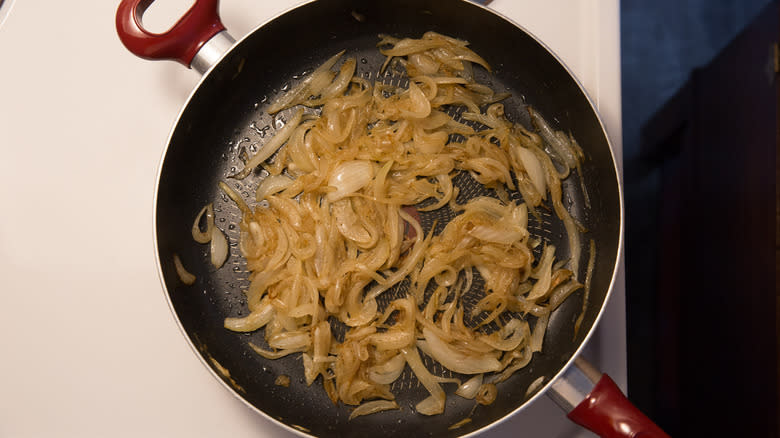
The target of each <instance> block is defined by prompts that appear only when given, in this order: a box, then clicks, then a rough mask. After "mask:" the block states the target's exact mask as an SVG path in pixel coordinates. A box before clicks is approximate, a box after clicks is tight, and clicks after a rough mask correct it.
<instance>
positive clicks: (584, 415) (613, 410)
mask: <svg viewBox="0 0 780 438" xmlns="http://www.w3.org/2000/svg"><path fill="white" fill-rule="evenodd" d="M567 417H569V419H570V420H572V421H574V422H575V423H577V424H579V425H580V426H583V427H585V428H587V429H590V430H591V431H593V432H595V433H596V434H598V435H599V436H600V437H602V438H669V435H667V434H666V433H665V432H664V431H663V430H661V428H660V427H658V426H657V425H656V424H655V423H653V421H652V420H650V419H649V418H647V417H646V416H645V415H644V414H643V413H642V412H640V411H639V409H637V408H636V406H634V405H633V404H632V403H631V402H630V401H629V400H628V398H626V396H625V395H623V393H622V392H621V391H620V388H618V386H617V385H616V384H615V382H613V381H612V379H611V378H610V377H609V376H608V375H606V374H603V375H602V376H601V378H600V379H599V381H598V382H597V383H596V386H594V387H593V390H592V391H591V392H590V394H588V396H587V397H585V400H583V401H582V402H581V403H580V404H579V405H577V407H575V408H574V409H573V410H572V411H571V412H569V414H568V415H567Z"/></svg>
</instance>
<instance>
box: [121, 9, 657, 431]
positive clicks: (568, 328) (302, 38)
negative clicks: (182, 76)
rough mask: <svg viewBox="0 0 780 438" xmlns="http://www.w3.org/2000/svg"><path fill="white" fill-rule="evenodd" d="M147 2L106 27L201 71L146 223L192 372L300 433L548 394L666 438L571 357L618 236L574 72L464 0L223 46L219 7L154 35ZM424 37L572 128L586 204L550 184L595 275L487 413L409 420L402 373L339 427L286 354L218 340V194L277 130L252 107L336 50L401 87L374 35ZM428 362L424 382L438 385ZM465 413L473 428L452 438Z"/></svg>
mask: <svg viewBox="0 0 780 438" xmlns="http://www.w3.org/2000/svg"><path fill="white" fill-rule="evenodd" d="M152 1H153V0H123V1H122V2H121V4H120V6H119V9H118V11H117V17H116V24H117V30H118V33H119V36H120V39H121V40H122V42H123V43H124V44H125V46H126V47H127V48H128V49H129V50H130V51H132V52H133V53H135V54H137V55H139V56H141V57H145V58H149V59H174V60H177V61H179V62H181V63H182V64H184V65H186V66H188V67H191V68H193V69H195V70H197V71H199V72H200V73H201V74H203V77H202V79H201V81H200V84H199V85H198V87H197V89H196V90H195V91H194V92H193V93H192V94H191V96H190V98H189V100H188V102H187V103H186V105H185V106H184V108H183V109H182V111H181V114H180V116H179V119H178V121H177V123H176V125H175V127H174V129H173V130H172V133H171V135H170V138H169V141H168V146H167V150H166V152H165V155H164V158H163V160H162V163H161V166H160V171H159V175H158V184H157V193H156V211H155V218H154V219H155V222H154V223H155V229H154V232H155V240H156V248H157V259H158V266H159V270H160V275H161V277H162V281H163V285H164V288H165V290H166V292H167V296H168V299H169V303H170V306H171V308H172V310H173V312H174V314H175V316H176V318H177V319H178V322H179V324H180V326H181V328H182V330H183V332H184V334H185V335H186V337H187V339H188V340H189V342H190V343H191V345H192V346H193V347H194V350H195V351H196V352H197V354H198V355H199V357H200V358H201V359H202V361H203V363H204V364H205V365H207V366H208V367H209V368H210V369H211V370H212V371H213V374H214V375H215V376H216V377H217V378H218V379H220V380H221V381H222V382H223V383H224V384H225V386H226V387H227V388H229V389H230V390H231V391H232V392H233V393H234V394H235V395H236V396H238V397H239V398H240V399H242V400H243V401H245V402H246V403H247V404H248V405H249V406H251V407H252V408H253V409H255V410H256V411H258V412H259V413H261V414H263V415H266V416H268V417H269V418H271V419H273V420H275V421H277V422H278V423H279V424H280V425H281V426H282V427H286V428H288V429H290V430H294V431H296V432H298V433H299V434H302V435H314V436H369V435H373V436H380V435H381V436H399V435H400V436H405V435H409V436H419V435H436V436H460V435H464V434H469V433H472V432H476V431H479V430H482V429H484V428H486V427H488V426H490V425H491V424H494V423H496V422H498V421H500V420H501V419H503V418H505V417H507V416H509V415H510V414H512V413H513V412H515V411H517V410H519V409H521V408H522V407H523V406H525V405H527V404H528V403H531V402H532V401H533V400H534V399H535V398H536V397H537V396H539V394H541V393H543V392H549V393H550V394H551V395H552V396H553V399H555V400H556V401H557V402H558V403H559V404H560V405H562V406H563V407H564V408H565V409H567V410H572V409H573V410H572V412H571V413H570V414H569V416H570V418H572V419H574V420H575V421H577V422H579V423H580V424H584V425H586V426H587V427H590V428H593V429H594V430H596V431H598V433H600V434H602V435H603V436H634V434H636V433H638V432H639V431H641V432H644V433H651V432H652V433H655V434H656V436H665V435H663V432H661V431H660V429H658V428H657V427H656V426H655V425H653V424H652V422H650V421H649V420H647V418H646V417H644V416H643V415H642V414H640V413H639V412H638V411H636V410H635V409H634V408H633V407H631V406H630V405H629V404H628V402H627V400H626V399H625V397H623V396H622V394H620V392H619V390H618V389H617V387H616V386H615V385H614V383H612V382H611V380H610V379H609V377H608V376H606V375H604V376H603V377H602V376H601V375H600V374H599V373H598V372H597V371H595V370H592V369H591V368H590V367H589V366H588V365H587V364H586V363H584V362H582V360H581V359H578V358H577V356H578V352H579V351H580V349H581V348H582V346H583V344H584V343H585V342H586V341H587V339H588V338H589V337H590V335H591V333H592V332H593V329H594V327H595V325H596V323H597V321H598V320H599V317H600V315H601V313H602V309H603V308H604V306H605V303H606V301H607V299H608V297H609V293H610V291H611V288H612V285H613V281H614V276H615V271H616V266H617V261H618V259H619V254H620V248H621V236H622V230H623V212H622V198H621V190H620V183H619V179H618V174H617V171H616V166H615V160H614V157H613V154H612V150H611V147H610V145H609V141H608V139H607V136H606V134H605V131H604V127H603V125H602V123H601V121H600V120H599V117H598V114H597V113H596V111H595V109H594V108H593V105H592V104H591V102H590V101H589V99H588V98H587V96H586V95H585V93H584V91H583V89H582V88H581V86H580V85H579V84H578V82H577V81H576V80H575V79H574V78H573V77H572V75H571V73H570V72H569V71H568V70H567V69H566V67H565V66H564V65H563V64H562V63H561V61H560V60H559V59H558V58H556V57H555V56H554V55H553V54H551V52H550V51H549V50H548V49H547V48H546V47H545V46H544V45H543V44H542V43H541V42H540V41H538V40H537V39H535V38H534V37H533V36H532V35H530V34H529V33H528V32H526V31H524V30H523V29H522V28H520V27H519V26H518V25H516V24H514V23H512V22H510V21H509V20H507V19H505V18H503V17H501V16H499V15H497V14H496V13H494V12H492V11H490V10H489V9H487V8H485V7H483V6H480V5H477V4H474V3H472V2H469V1H464V0H447V1H445V0H384V1H381V2H373V1H370V2H368V1H364V0H318V1H311V2H308V3H305V4H303V5H301V6H299V7H296V8H294V9H292V10H290V11H288V12H286V13H284V14H282V15H280V16H278V17H276V18H275V19H273V20H271V21H269V22H268V23H266V24H264V25H262V26H260V27H258V28H256V29H255V30H254V31H253V32H251V33H250V34H249V35H247V36H246V37H244V38H243V39H242V40H241V41H239V42H238V43H235V42H234V40H233V39H232V38H231V37H230V36H229V35H228V34H227V33H226V32H225V31H224V26H223V25H222V24H221V22H220V20H219V16H218V12H217V8H218V4H217V3H218V0H199V1H196V2H195V4H194V5H193V6H192V8H191V9H190V10H189V11H188V12H187V13H186V14H185V15H184V16H183V17H182V19H181V20H179V22H177V23H176V24H175V25H174V26H173V27H172V28H171V29H170V30H169V31H167V32H166V33H163V34H152V33H150V32H148V31H146V30H145V29H144V28H143V25H142V22H141V19H142V16H143V12H144V11H145V10H146V9H147V8H148V6H149V5H150V4H151V3H152ZM429 30H433V31H437V32H440V33H443V34H447V35H451V36H455V37H457V38H460V39H464V40H467V41H469V42H470V44H471V45H470V47H471V48H472V49H473V50H474V51H476V52H477V53H479V54H480V55H481V56H482V57H483V58H484V59H486V60H487V61H488V62H489V63H491V65H492V66H493V68H494V71H493V73H492V74H488V73H487V72H485V71H483V70H482V69H475V74H476V78H477V80H478V81H480V82H482V83H486V84H488V85H490V86H492V87H493V88H494V89H495V90H496V91H499V92H502V91H508V92H510V93H511V97H510V98H508V99H506V100H505V101H504V102H503V103H504V105H505V110H506V113H507V114H508V116H509V117H510V118H511V119H512V120H515V121H518V122H520V123H523V124H524V125H526V126H527V127H530V126H531V124H530V120H529V118H528V114H527V111H525V107H526V106H527V105H533V107H534V108H535V109H536V110H537V111H538V112H540V113H541V114H542V115H544V116H545V118H546V119H547V120H548V121H551V122H552V123H553V125H554V128H556V129H562V130H564V131H566V132H571V133H572V134H573V136H574V137H575V138H576V139H577V140H578V142H579V143H580V144H581V145H582V147H583V148H584V150H585V155H586V159H585V162H584V164H583V167H582V172H581V175H576V178H583V180H584V182H585V186H586V187H587V190H588V192H589V195H590V203H591V206H590V208H586V206H585V204H586V203H585V201H584V197H583V193H582V191H581V189H580V184H579V183H578V181H577V180H576V178H570V179H568V180H566V181H565V182H564V183H563V191H564V195H563V199H564V203H565V205H567V206H568V208H569V210H570V212H571V213H572V215H573V216H574V217H575V218H576V219H577V220H578V221H580V222H581V223H582V224H583V225H584V226H585V227H586V228H587V230H588V231H587V233H586V234H585V235H584V236H583V238H582V239H581V240H582V242H583V243H582V248H581V251H582V254H583V256H582V259H583V260H587V257H589V249H588V242H589V240H590V239H593V240H594V241H595V242H596V247H597V250H596V251H597V263H596V265H595V269H594V272H593V277H592V283H591V291H590V296H589V298H588V302H587V307H586V311H585V314H584V320H583V322H582V325H581V328H580V330H579V331H577V332H576V334H575V330H574V322H575V320H576V318H577V317H578V316H579V314H580V312H581V309H582V305H583V302H582V301H583V294H582V293H581V292H579V293H577V294H575V295H572V296H571V297H570V298H569V299H568V300H567V301H566V302H565V303H564V304H562V305H561V306H560V307H559V308H558V309H557V310H556V311H555V312H554V313H553V314H552V316H551V318H550V322H549V327H548V330H547V332H546V335H545V339H544V348H543V351H542V352H541V353H536V354H535V356H534V358H533V360H532V361H531V363H530V365H529V366H528V367H526V368H525V369H523V370H521V371H519V372H517V373H516V374H515V375H514V376H512V377H511V378H510V379H508V380H507V381H505V382H503V383H502V384H500V385H499V388H498V389H499V391H498V397H497V399H496V400H495V402H494V403H492V404H490V405H488V406H481V405H480V406H478V407H477V408H476V409H475V408H474V406H475V405H474V402H473V401H471V400H465V399H462V398H460V397H456V396H450V397H448V398H447V405H446V410H445V413H444V414H442V415H438V416H433V417H427V416H423V415H420V414H417V413H415V412H414V409H412V408H411V407H412V406H414V405H415V404H416V403H417V402H418V401H420V400H422V399H423V398H425V397H426V396H427V395H428V394H427V392H426V391H425V389H424V388H423V387H422V386H421V385H420V384H419V383H418V382H417V381H416V379H415V378H414V377H413V375H412V374H411V372H410V371H409V370H408V369H407V370H406V371H405V372H404V374H403V375H402V376H401V377H400V378H399V379H398V381H396V382H395V383H394V384H393V386H392V390H393V392H394V393H395V394H396V396H397V401H398V404H399V405H400V406H402V407H403V408H402V409H401V410H398V411H389V412H383V413H380V414H375V415H369V416H365V417H359V418H356V419H354V420H352V421H348V417H349V413H350V410H351V407H347V406H344V405H343V404H339V405H334V404H333V403H331V401H330V400H329V399H328V398H327V396H326V394H325V392H324V391H323V390H322V389H321V388H320V387H319V385H318V384H316V383H315V384H314V385H312V387H311V388H309V387H307V386H306V385H305V383H304V381H303V372H302V366H301V364H300V358H299V357H296V356H297V355H290V356H287V357H285V358H282V359H278V360H266V359H263V358H262V357H260V356H259V355H257V354H255V353H254V352H253V351H252V350H251V348H250V347H249V345H248V344H249V342H253V343H256V344H258V345H264V344H265V341H264V339H263V335H262V332H256V333H252V334H241V333H234V332H230V331H228V330H226V329H224V328H223V321H224V318H225V317H227V316H241V315H245V314H246V312H247V308H246V300H245V297H244V294H243V292H242V290H243V288H245V287H246V286H247V285H248V283H249V282H248V280H247V277H248V274H249V273H248V272H247V269H246V264H245V261H244V260H243V259H242V257H241V256H240V254H239V251H238V248H237V246H236V242H237V241H238V237H239V231H238V226H237V224H238V223H239V221H240V219H241V216H240V213H239V211H238V209H237V207H236V206H235V205H234V204H233V202H232V201H230V200H229V199H228V198H227V197H226V196H224V195H223V194H222V193H221V192H220V191H219V189H218V182H219V181H227V182H228V183H229V184H230V185H231V187H232V188H234V189H235V190H236V191H237V192H238V193H240V194H242V195H243V196H244V197H245V198H247V199H248V198H251V197H252V193H254V188H255V187H256V186H257V184H258V183H259V181H260V180H262V178H263V177H264V175H263V173H257V172H256V173H255V174H253V175H252V176H250V177H248V178H246V179H245V180H241V181H238V180H233V179H228V178H227V177H228V176H229V175H232V174H235V173H236V170H237V169H240V168H241V166H242V162H241V161H240V157H241V156H242V155H247V154H248V155H251V154H252V153H253V152H254V151H256V150H257V148H258V147H259V146H261V145H262V144H263V143H264V142H265V141H266V140H267V139H268V138H270V137H271V136H272V135H273V132H274V131H275V130H276V129H278V128H280V127H281V125H282V124H283V123H284V120H285V114H286V113H284V112H283V113H282V114H281V116H276V117H271V116H270V115H268V114H267V113H266V111H265V109H266V108H267V105H268V104H269V103H270V102H272V101H273V100H274V99H275V98H276V97H277V96H279V95H281V94H282V93H284V92H285V91H286V90H287V89H289V88H291V87H292V86H294V84H295V81H296V79H298V78H300V77H301V75H302V74H303V73H304V72H305V71H311V70H312V69H313V68H314V67H316V66H318V65H319V64H321V63H322V62H323V61H324V60H325V59H327V58H328V57H330V56H331V55H333V54H334V53H337V52H339V51H341V50H344V49H346V51H347V56H354V57H356V58H357V59H358V60H359V62H358V72H357V74H360V75H363V76H364V77H366V78H367V79H369V80H377V81H383V82H393V81H397V82H393V83H396V84H401V83H403V77H398V76H397V75H395V74H389V75H379V74H378V72H379V70H380V66H381V65H382V62H383V61H384V57H383V56H382V55H381V54H380V53H379V52H378V50H377V49H376V43H377V41H378V38H377V35H378V34H380V33H385V34H391V35H395V36H402V37H403V36H411V37H419V36H420V35H422V34H423V33H424V32H426V31H429ZM456 183H457V184H458V185H459V186H460V187H461V194H462V196H467V197H473V196H477V195H480V194H485V193H484V189H481V188H480V186H479V185H478V184H475V183H474V182H473V180H470V179H469V178H468V176H467V175H463V176H461V177H458V178H456ZM464 193H465V194H466V195H463V194H464ZM210 202H213V203H214V209H215V215H216V217H217V226H218V227H219V228H221V229H222V230H224V231H225V233H226V234H227V236H228V238H229V240H230V242H232V243H231V245H233V246H232V247H231V250H230V256H229V259H228V261H227V263H226V264H225V265H224V266H223V267H222V268H220V269H214V268H213V267H212V266H211V265H210V264H209V263H208V253H207V248H206V247H205V246H204V245H198V244H196V243H195V242H193V241H192V238H191V235H190V228H191V226H192V221H193V219H194V218H195V216H196V214H197V212H198V211H199V210H200V209H201V208H202V207H203V206H204V205H206V204H208V203H210ZM540 210H542V215H541V220H537V219H533V218H532V219H531V220H530V223H529V230H530V231H531V233H532V234H533V235H535V236H536V237H537V238H539V239H541V240H543V241H545V242H550V243H553V244H555V245H556V247H557V248H558V252H557V256H558V258H559V259H565V258H566V257H568V255H569V253H570V248H568V241H567V239H566V234H565V231H564V228H563V226H562V225H561V224H558V223H557V222H558V221H557V220H555V218H553V217H552V216H551V215H550V214H549V213H547V212H545V211H544V209H540ZM437 214H438V213H432V214H430V215H426V214H421V219H422V222H423V226H424V227H425V228H426V230H427V229H430V227H431V226H432V224H433V223H435V221H437V220H438V221H440V222H441V221H442V220H446V219H447V218H446V217H438V216H436V215H437ZM174 254H178V255H179V256H180V258H181V260H182V261H183V263H184V265H185V266H186V267H187V269H188V270H190V271H191V272H192V273H194V274H195V275H196V277H197V280H196V282H195V283H194V284H193V285H189V286H188V285H184V284H183V283H182V282H181V281H180V279H179V278H178V276H177V274H176V270H175V267H174V263H173V255H174ZM584 264H585V263H583V265H584ZM581 275H582V273H581ZM581 278H582V277H581ZM393 293H395V294H402V293H403V290H396V291H394V292H393ZM380 305H381V303H380ZM575 358H577V359H576V360H575ZM426 361H427V362H426V365H428V366H429V368H430V369H431V370H433V371H435V372H438V373H442V372H445V373H446V371H444V370H442V369H441V367H440V366H438V365H437V364H435V363H434V362H433V361H431V360H428V359H427V358H426ZM575 362H576V363H575ZM282 374H284V375H288V376H289V377H290V378H291V384H290V385H289V387H282V386H278V385H276V384H275V381H276V378H277V377H278V376H279V375H282ZM540 377H542V378H543V379H544V380H543V382H544V385H543V386H542V387H541V389H540V390H539V391H537V392H535V393H532V394H530V395H527V394H526V390H527V389H528V388H529V385H531V383H532V382H534V381H535V380H537V379H538V378H540ZM583 400H584V402H583ZM605 400H606V401H607V402H605ZM580 402H582V403H580ZM610 413H611V414H612V417H610ZM467 417H468V418H470V419H471V421H470V422H468V423H466V424H464V425H463V426H461V427H459V428H457V429H451V428H450V426H452V425H453V424H455V423H458V422H459V421H461V420H463V419H465V418H467ZM643 436H644V435H643ZM647 436H650V435H647Z"/></svg>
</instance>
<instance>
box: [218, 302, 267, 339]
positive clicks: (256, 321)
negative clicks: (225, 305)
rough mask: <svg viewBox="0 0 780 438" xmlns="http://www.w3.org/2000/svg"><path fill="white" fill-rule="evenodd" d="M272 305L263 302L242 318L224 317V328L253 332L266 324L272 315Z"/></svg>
mask: <svg viewBox="0 0 780 438" xmlns="http://www.w3.org/2000/svg"><path fill="white" fill-rule="evenodd" d="M274 313H275V312H274V306H272V305H271V304H270V303H269V302H265V303H264V304H262V305H261V306H260V308H259V309H256V310H255V311H253V312H252V313H250V314H249V315H247V316H245V317H243V318H225V323H224V325H225V328H226V329H228V330H233V331H234V332H253V331H255V330H257V329H259V328H262V327H263V326H265V325H266V324H268V323H269V322H270V321H271V319H272V318H273V317H274Z"/></svg>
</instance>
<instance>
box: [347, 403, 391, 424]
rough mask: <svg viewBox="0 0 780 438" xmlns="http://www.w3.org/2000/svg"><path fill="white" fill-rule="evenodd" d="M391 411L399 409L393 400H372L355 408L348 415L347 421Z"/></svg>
mask: <svg viewBox="0 0 780 438" xmlns="http://www.w3.org/2000/svg"><path fill="white" fill-rule="evenodd" d="M391 409H401V407H400V406H398V403H396V402H395V401H393V400H374V401H370V402H365V403H363V404H361V405H360V406H358V407H356V408H355V409H354V410H353V411H352V413H351V414H349V419H350V420H352V419H353V418H356V417H360V416H361V415H369V414H375V413H377V412H382V411H388V410H391Z"/></svg>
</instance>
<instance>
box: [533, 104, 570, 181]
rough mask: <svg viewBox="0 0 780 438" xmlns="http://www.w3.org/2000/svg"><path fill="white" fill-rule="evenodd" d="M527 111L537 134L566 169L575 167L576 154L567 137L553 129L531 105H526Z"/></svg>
mask: <svg viewBox="0 0 780 438" xmlns="http://www.w3.org/2000/svg"><path fill="white" fill-rule="evenodd" d="M528 113H529V114H530V115H531V121H532V122H533V123H534V126H536V129H537V130H539V135H541V136H542V138H544V140H545V141H546V142H547V144H549V145H550V147H551V148H552V149H553V151H554V153H555V155H556V156H557V158H558V160H559V161H560V163H561V164H562V165H564V166H566V167H567V169H573V168H575V167H577V163H578V160H577V156H576V153H575V151H574V149H573V148H572V146H571V143H570V142H569V138H568V137H567V136H566V135H564V134H563V133H562V132H560V131H553V129H552V128H551V127H550V125H548V124H547V121H546V120H544V118H543V117H542V116H541V114H539V113H538V112H536V110H534V109H533V108H532V107H531V106H528Z"/></svg>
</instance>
